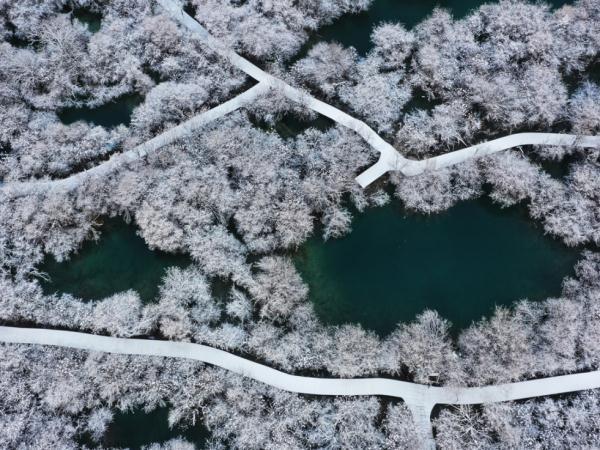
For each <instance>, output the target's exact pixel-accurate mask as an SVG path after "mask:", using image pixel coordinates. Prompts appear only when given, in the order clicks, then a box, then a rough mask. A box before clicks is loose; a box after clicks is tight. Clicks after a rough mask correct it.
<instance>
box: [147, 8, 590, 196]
mask: <svg viewBox="0 0 600 450" xmlns="http://www.w3.org/2000/svg"><path fill="white" fill-rule="evenodd" d="M157 3H158V4H159V5H160V6H161V7H162V8H163V9H164V10H165V11H166V12H167V13H168V14H169V16H170V17H171V18H172V19H173V20H175V21H176V22H179V23H180V24H181V25H183V26H184V27H185V28H187V29H188V30H190V31H191V32H192V33H193V34H194V36H196V37H197V38H198V39H200V40H201V41H202V42H204V43H205V44H207V45H208V46H209V47H210V48H211V49H213V50H214V51H215V52H217V53H218V54H219V55H221V56H222V57H224V58H225V59H227V60H228V61H229V62H230V63H231V64H232V65H233V66H235V67H237V68H238V69H240V70H242V71H243V72H245V73H246V74H247V75H249V76H251V77H252V78H254V79H255V80H257V81H259V82H260V83H265V84H267V85H269V86H271V87H272V88H273V89H277V90H278V91H279V92H281V93H282V94H283V95H285V96H286V97H287V98H288V99H290V100H292V101H294V102H297V103H300V104H302V105H304V106H305V107H307V108H310V109H312V110H314V111H316V112H318V113H319V114H322V115H324V116H326V117H329V118H330V119H332V120H333V121H335V122H337V123H339V124H341V125H343V126H345V127H347V128H350V129H351V130H354V131H355V132H356V133H358V134H359V135H360V136H361V137H362V138H363V139H364V140H365V141H366V142H367V143H368V144H369V145H370V146H371V147H373V148H374V149H375V150H377V151H378V152H379V153H380V156H379V160H378V161H377V163H376V164H374V165H373V166H371V167H370V168H369V169H367V170H366V171H365V172H363V173H362V174H360V175H359V176H358V177H357V178H356V181H357V182H358V183H359V184H360V185H361V186H362V187H363V188H364V187H366V186H368V185H369V184H371V183H372V182H373V181H375V180H376V179H377V178H379V177H380V176H382V175H383V174H385V173H387V172H389V171H392V170H397V171H400V172H401V173H402V174H403V175H406V176H414V175H419V174H421V173H423V172H428V171H432V170H437V169H441V168H444V167H448V166H452V165H454V164H459V163H461V162H463V161H466V160H467V159H471V158H476V157H481V156H485V155H489V154H492V153H496V152H499V151H502V150H506V149H509V148H513V147H517V146H520V145H569V146H573V145H574V146H578V147H595V148H600V136H576V135H571V134H555V133H518V134H513V135H510V136H506V137H502V138H499V139H494V140H492V141H489V142H484V143H482V144H478V145H474V146H472V147H468V148H465V149H462V150H458V151H455V152H450V153H446V154H444V155H440V156H435V157H433V158H428V159H424V160H413V159H408V158H405V157H404V156H402V155H401V154H400V153H399V152H398V151H397V150H396V149H395V148H394V147H393V146H392V145H390V144H389V143H387V142H386V141H384V140H383V139H382V138H381V136H379V135H378V134H377V133H376V132H375V131H373V129H372V128H370V127H369V126H368V125H367V124H366V123H364V122H363V121H361V120H358V119H355V118H354V117H352V116H350V115H348V114H346V113H345V112H343V111H340V110H339V109H337V108H335V107H333V106H331V105H328V104H327V103H324V102H322V101H320V100H317V99H316V98H314V97H313V96H311V95H310V94H308V93H307V92H305V91H301V90H300V89H296V88H294V87H292V86H290V85H289V84H287V83H286V82H284V81H283V80H280V79H278V78H275V77H273V76H272V75H270V74H268V73H266V72H265V71H263V70H262V69H260V68H259V67H257V66H256V65H255V64H252V63H251V62H250V61H248V60H247V59H245V58H243V57H242V56H240V55H238V54H237V53H235V52H234V51H233V50H231V49H229V48H227V47H226V46H225V45H224V44H222V43H221V42H220V41H218V40H217V39H215V38H214V37H212V36H211V35H210V33H209V32H208V31H207V30H206V28H204V27H203V26H202V25H201V24H200V23H199V22H198V21H196V20H195V19H194V18H192V17H191V16H190V15H188V14H187V13H186V12H185V11H183V9H181V7H180V6H179V4H178V3H177V2H176V1H175V0H157Z"/></svg>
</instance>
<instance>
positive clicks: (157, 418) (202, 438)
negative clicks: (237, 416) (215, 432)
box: [101, 408, 210, 450]
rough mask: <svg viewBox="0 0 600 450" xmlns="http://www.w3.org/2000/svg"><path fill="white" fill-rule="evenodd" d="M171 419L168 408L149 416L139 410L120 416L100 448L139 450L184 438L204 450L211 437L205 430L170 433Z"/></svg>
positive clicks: (197, 426) (171, 430)
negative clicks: (169, 421)
mask: <svg viewBox="0 0 600 450" xmlns="http://www.w3.org/2000/svg"><path fill="white" fill-rule="evenodd" d="M168 416H169V409H168V408H157V409H155V410H154V411H151V412H149V413H145V412H144V411H142V410H140V409H137V410H134V411H131V412H127V413H122V412H118V413H116V414H115V416H114V418H113V421H112V422H111V423H110V424H109V426H108V429H107V430H106V433H105V434H104V436H103V439H102V442H101V444H102V445H103V446H104V447H108V448H111V447H120V448H123V447H126V448H129V449H131V450H138V449H140V448H141V447H142V446H145V445H149V444H152V443H155V442H158V443H164V442H166V441H168V440H171V439H175V438H178V437H181V438H183V439H185V440H186V441H188V442H191V443H193V444H194V445H195V446H196V449H201V448H205V446H206V445H205V444H206V442H207V440H208V438H209V437H210V434H209V432H208V430H207V429H206V428H204V427H203V426H201V425H196V426H192V427H189V428H187V429H181V428H173V429H170V428H169V423H168Z"/></svg>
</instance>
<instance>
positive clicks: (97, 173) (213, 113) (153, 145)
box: [2, 83, 269, 195]
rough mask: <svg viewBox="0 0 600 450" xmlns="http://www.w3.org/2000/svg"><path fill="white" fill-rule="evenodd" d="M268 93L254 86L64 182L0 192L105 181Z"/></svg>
mask: <svg viewBox="0 0 600 450" xmlns="http://www.w3.org/2000/svg"><path fill="white" fill-rule="evenodd" d="M268 90H269V87H268V86H267V85H265V84H263V83H258V84H256V85H255V86H253V87H251V88H250V89H248V90H247V91H245V92H242V93H241V94H239V95H238V96H236V97H234V98H232V99H231V100H228V101H226V102H224V103H222V104H220V105H219V106H216V107H215V108H212V109H209V110H208V111H205V112H203V113H200V114H198V115H196V116H194V117H192V118H191V119H189V120H186V121H185V122H183V123H181V124H179V125H177V126H175V127H173V128H169V129H168V130H166V131H164V132H163V133H161V134H159V135H157V136H155V137H153V138H152V139H150V140H148V141H146V142H143V143H141V144H140V145H138V146H136V147H134V148H132V149H131V150H128V151H126V152H123V153H117V154H115V155H113V156H111V157H110V158H109V159H108V161H105V162H103V163H101V164H98V165H97V166H95V167H92V168H91V169H88V170H84V171H82V172H79V173H76V174H74V175H71V176H69V177H67V178H62V179H58V180H41V181H25V182H17V183H6V184H4V185H3V186H2V190H3V191H5V192H8V193H14V194H18V195H26V194H30V193H36V192H40V190H43V189H48V190H49V189H64V190H67V191H68V190H73V189H75V188H76V187H77V186H79V185H80V184H81V183H82V182H84V181H85V180H88V179H90V178H92V177H105V176H107V175H109V174H110V173H111V172H113V171H114V170H116V169H118V168H119V167H120V166H122V165H123V164H127V163H131V162H133V161H136V160H138V159H141V158H144V157H146V156H147V155H149V154H151V153H153V152H156V151H157V150H159V149H161V148H163V147H165V146H167V145H169V144H172V143H173V142H175V141H177V140H180V139H183V138H185V137H186V136H190V135H191V134H192V133H193V132H194V131H196V130H198V129H200V128H202V127H204V126H205V125H206V124H208V123H210V122H213V121H215V120H217V119H219V118H221V117H223V116H225V115H226V114H229V113H230V112H232V111H235V110H236V109H239V108H241V107H243V106H245V105H247V104H249V103H251V102H253V101H254V100H256V99H257V98H258V97H260V96H261V95H263V94H264V93H265V92H267V91H268Z"/></svg>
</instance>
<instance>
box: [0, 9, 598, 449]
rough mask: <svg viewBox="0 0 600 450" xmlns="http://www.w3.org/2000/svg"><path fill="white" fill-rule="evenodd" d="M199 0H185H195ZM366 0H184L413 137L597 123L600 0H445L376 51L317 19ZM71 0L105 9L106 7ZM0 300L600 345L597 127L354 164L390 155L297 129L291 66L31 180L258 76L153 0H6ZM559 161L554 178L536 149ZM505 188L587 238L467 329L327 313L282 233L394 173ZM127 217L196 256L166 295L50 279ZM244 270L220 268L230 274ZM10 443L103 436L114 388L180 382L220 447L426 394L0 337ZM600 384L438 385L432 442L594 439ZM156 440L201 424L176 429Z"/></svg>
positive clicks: (409, 367) (95, 441)
mask: <svg viewBox="0 0 600 450" xmlns="http://www.w3.org/2000/svg"><path fill="white" fill-rule="evenodd" d="M181 3H183V2H181ZM369 4H370V1H369V0H299V1H293V2H292V1H259V0H249V1H245V2H241V1H237V0H219V1H217V0H192V1H191V2H189V3H187V4H186V5H185V6H186V11H188V12H190V13H194V14H195V18H196V20H198V21H199V22H200V23H201V24H203V25H204V26H205V27H206V28H207V29H208V30H209V31H210V32H211V34H212V35H213V36H215V37H216V38H217V39H219V40H221V41H222V42H223V44H224V45H226V46H228V47H231V48H233V49H234V50H235V51H236V52H238V53H240V54H241V55H243V56H245V57H247V58H248V59H250V60H251V61H253V62H255V63H256V64H257V65H259V66H260V67H261V68H263V69H264V70H265V71H267V72H269V73H271V74H274V75H276V76H277V77H279V78H281V79H284V80H285V81H286V82H287V83H289V84H291V85H293V86H295V87H297V88H299V89H302V90H304V91H306V92H310V93H311V94H312V95H313V96H315V97H316V98H318V99H320V100H323V101H326V102H328V103H331V104H332V105H335V106H336V107H338V108H340V109H341V110H343V111H345V112H347V113H349V114H352V115H354V116H356V117H357V118H359V119H360V120H363V121H364V122H366V123H367V124H368V125H369V126H371V127H372V128H373V129H374V130H375V131H377V132H378V133H379V134H380V135H381V136H382V137H383V138H384V139H386V140H387V141H388V142H390V143H391V144H393V145H394V147H395V148H397V149H398V150H399V151H401V152H402V153H403V154H404V155H405V156H410V157H413V158H417V159H422V158H426V157H429V156H433V155H439V154H443V153H446V152H448V151H452V150H455V149H458V148H462V147H464V146H466V145H471V144H475V143H478V142H481V141H484V140H487V139H493V138H495V137H498V136H502V135H506V134H509V133H513V132H520V131H548V132H562V133H572V134H577V135H596V134H597V133H598V131H599V130H600V85H599V83H600V77H599V75H598V72H599V70H600V53H599V52H600V3H599V2H598V1H597V0H578V1H576V2H574V3H572V4H567V5H565V6H563V7H561V8H558V9H552V8H551V7H550V6H548V5H545V4H543V3H536V4H533V3H529V2H525V1H516V0H501V1H500V2H498V3H491V4H485V5H482V6H480V7H479V8H478V9H475V10H473V11H472V12H471V13H470V14H468V15H467V16H466V17H464V18H461V19H454V18H453V17H452V15H451V13H450V12H449V11H446V10H444V9H439V8H436V9H435V10H434V11H433V12H432V13H431V15H430V16H429V17H428V18H426V19H425V20H423V21H422V22H421V23H419V24H418V25H416V26H415V27H414V28H412V29H407V28H406V27H404V26H403V25H402V24H400V23H383V24H381V25H379V26H378V27H376V28H375V29H374V30H373V32H372V35H371V41H372V44H373V45H372V49H371V50H370V51H369V52H368V54H367V55H366V56H364V57H362V56H359V54H358V53H357V52H356V50H355V49H353V48H352V47H350V48H346V47H344V46H342V45H341V44H338V43H335V42H333V43H331V42H330V43H327V42H319V43H316V44H315V45H313V46H312V47H311V48H310V49H309V50H308V51H307V52H306V54H305V55H304V56H302V57H301V58H299V59H296V58H295V56H296V55H297V54H298V52H299V51H300V50H301V49H302V48H303V46H304V45H305V44H306V43H307V42H309V39H310V37H311V36H312V35H313V34H314V33H315V32H316V30H318V29H319V27H321V26H323V25H324V24H328V23H331V22H332V21H334V20H335V19H336V18H339V17H340V16H343V15H344V14H354V13H358V12H360V11H364V10H366V9H367V8H368V7H369ZM79 11H88V12H91V13H93V14H95V15H97V16H98V17H100V18H101V19H100V20H101V26H100V27H99V29H98V30H92V27H90V26H89V24H86V23H85V22H83V21H81V20H80V19H78V12H79ZM0 19H1V20H0V39H1V40H0V105H1V106H2V107H1V108H0V179H1V182H0V324H5V325H17V326H31V327H42V328H57V329H65V330H79V331H86V332H90V333H95V334H102V335H110V336H119V337H144V338H148V339H165V340H173V341H186V342H196V343H202V344H207V345H210V346H213V347H216V348H220V349H224V350H227V351H230V352H232V353H235V354H238V355H240V356H244V357H247V358H250V359H253V360H255V361H259V362H262V363H264V364H267V365H269V366H271V367H275V368H278V369H281V370H284V371H286V372H289V373H296V374H312V375H320V376H329V377H344V378H352V377H366V376H384V377H390V378H397V379H401V380H406V381H412V382H415V383H421V384H433V385H448V386H458V385H464V386H483V385H492V384H499V383H505V382H511V381H519V380H527V379H534V378H539V377H544V376H553V375H561V374H568V373H577V372H583V371H590V370H598V369H599V368H600V342H599V340H598V336H600V253H599V252H598V249H597V247H598V245H599V244H600V166H599V161H598V158H599V156H600V155H599V154H598V151H597V150H590V149H580V148H576V147H550V146H530V147H524V148H520V149H515V150H509V151H506V152H502V153H499V154H497V155H493V156H488V157H484V158H481V159H476V160H471V161H469V162H466V163H463V164H461V165H459V166H455V167H450V168H446V169H441V170H439V171H436V172H432V173H425V174H423V175H419V176H415V177H404V176H402V175H400V174H397V173H393V174H390V175H389V177H384V178H383V179H381V180H379V181H377V182H376V183H374V184H373V185H371V186H369V187H368V188H367V189H365V190H363V189H362V188H361V187H360V186H359V185H358V184H357V183H356V182H355V180H354V177H355V176H356V175H357V174H358V173H360V172H361V171H362V170H364V169H365V168H366V167H368V166H369V165H371V164H372V163H373V162H374V161H375V160H376V157H377V155H376V152H375V151H374V150H373V149H372V148H371V147H370V146H369V145H368V144H367V143H366V142H365V141H364V140H362V139H361V138H360V137H359V136H358V135H357V134H356V133H354V132H352V131H351V130H349V129H346V128H344V127H342V126H340V125H337V124H331V125H330V126H328V127H322V128H316V127H308V128H306V129H305V130H303V131H302V132H300V133H299V134H298V135H296V136H291V137H290V136H287V137H284V136H281V135H280V134H278V133H277V132H276V131H275V127H276V125H277V123H279V122H280V121H281V120H282V119H283V118H285V117H289V116H293V117H296V118H297V119H298V120H302V121H310V120H312V119H315V118H316V115H315V113H314V112H312V111H310V110H308V109H306V108H303V107H302V106H301V105H298V104H293V103H291V102H289V101H288V100H287V99H286V98H284V97H283V96H281V95H278V94H277V93H276V92H267V93H266V94H265V95H263V96H262V97H260V98H259V99H258V100H257V101H255V102H252V103H250V104H248V105H245V106H244V107H243V108H241V109H238V110H237V111H235V112H233V113H231V114H228V115H227V116H225V117H223V118H221V119H220V120H218V121H215V122H213V123H210V124H208V125H206V126H205V127H204V128H202V129H201V130H197V131H195V132H194V133H193V134H191V135H190V136H188V138H186V139H184V140H179V141H177V142H175V143H172V144H169V145H167V146H166V147H164V148H162V149H161V150H160V151H159V152H155V153H153V154H149V155H148V156H147V157H146V158H143V159H139V160H135V161H131V162H130V163H128V164H125V165H123V166H122V167H120V168H119V169H118V170H117V171H114V172H112V173H110V175H109V176H107V177H102V178H100V177H90V178H88V179H86V180H85V182H83V183H82V184H81V185H80V186H78V187H77V188H76V189H72V190H65V189H60V188H57V189H47V190H44V191H38V192H29V193H27V194H26V195H23V194H22V193H21V192H19V191H18V190H17V189H13V188H12V186H13V184H16V183H22V182H25V183H26V182H34V181H40V180H55V179H63V178H66V177H68V176H70V175H73V174H76V173H78V172H80V171H82V170H85V169H88V168H91V167H94V166H96V165H98V164H101V163H102V162H104V161H106V160H107V159H109V158H110V157H111V156H112V155H115V154H118V153H119V152H122V151H126V150H128V149H130V148H133V147H135V146H136V145H139V144H140V143H142V142H145V141H147V140H148V139H150V138H152V137H154V136H156V135H158V134H159V133H161V132H163V131H165V130H168V129H170V128H172V127H174V126H176V125H178V124H181V123H182V122H184V121H185V120H187V119H189V118H191V117H193V116H195V115H197V114H199V113H202V112H205V111H207V110H209V109H211V108H213V107H215V106H217V105H219V104H222V103H223V102H225V101H227V100H229V99H231V98H233V97H234V96H236V95H237V94H239V93H241V92H243V91H244V90H246V89H248V88H249V87H251V86H252V84H253V82H252V80H251V79H249V78H248V77H247V76H246V75H245V74H244V73H242V72H241V71H239V70H238V69H236V68H235V67H232V66H231V65H230V63H229V62H228V61H226V60H225V59H224V58H222V57H221V56H220V55H218V54H217V53H215V52H214V51H212V50H211V49H210V48H207V47H206V46H205V45H203V44H202V43H201V42H200V41H199V40H197V39H194V38H193V37H191V36H190V35H189V34H188V33H186V31H185V30H184V29H182V28H181V27H180V26H179V25H178V24H176V23H175V22H173V21H172V20H171V19H170V18H169V17H168V16H167V15H165V14H164V13H163V12H162V11H161V9H160V7H158V6H157V5H156V4H154V2H152V1H146V0H133V1H132V0H130V1H125V0H56V1H50V0H19V1H17V0H0ZM132 95H135V96H138V97H139V98H140V103H139V105H137V106H136V107H135V108H134V109H133V111H132V114H131V117H130V121H129V122H127V123H120V124H117V125H113V126H102V125H97V124H95V123H93V122H90V121H76V122H74V123H70V124H66V123H63V121H62V120H61V117H62V115H63V114H64V111H65V110H68V109H73V108H74V109H78V108H79V109H82V108H83V109H85V108H91V109H93V108H97V107H99V106H101V105H105V104H107V103H109V102H111V101H115V100H118V99H120V98H122V97H123V96H132ZM556 163H561V164H566V165H567V167H568V169H567V174H566V175H565V176H564V177H562V178H557V177H555V176H552V175H551V174H549V173H548V171H547V170H545V167H546V166H547V165H548V164H556ZM484 195H485V196H489V197H490V198H491V199H492V200H493V201H494V203H495V204H497V206H498V208H502V207H508V206H512V205H515V204H521V205H525V206H526V209H527V211H528V214H529V216H530V218H531V219H532V220H533V221H535V222H536V223H538V224H539V225H540V227H542V228H543V231H544V232H545V233H547V234H549V235H551V236H553V237H556V238H557V239H560V240H561V241H563V242H564V243H565V244H566V245H568V246H577V247H578V248H581V249H582V253H581V258H580V261H579V262H578V263H577V265H576V266H575V275H574V276H572V277H567V278H565V279H564V280H563V285H562V293H561V295H560V296H559V297H558V298H548V299H546V300H545V301H541V302H533V301H529V300H527V299H514V300H515V303H514V305H513V306H512V307H510V308H505V307H498V308H497V309H496V311H495V313H494V314H493V315H492V316H490V317H488V318H484V319H482V320H481V321H479V322H476V323H474V324H473V325H472V326H471V327H469V328H467V329H466V330H464V331H463V332H462V333H461V334H460V335H459V336H458V337H455V336H452V335H451V333H450V327H451V324H450V323H449V322H448V321H447V320H446V319H445V318H444V317H441V316H440V315H439V314H438V313H437V312H436V311H431V310H425V311H423V312H422V313H421V314H420V315H419V316H418V317H417V318H416V319H415V320H414V321H413V322H410V323H399V324H398V325H397V328H396V330H395V331H393V332H392V333H391V334H389V335H388V336H386V337H380V336H378V335H376V334H375V333H374V332H372V331H370V330H366V329H364V328H362V327H361V326H360V325H358V324H344V325H340V326H327V325H324V324H322V323H321V322H320V321H319V319H318V318H317V316H316V314H315V312H314V310H313V306H312V304H311V303H310V302H309V300H308V286H307V284H306V283H305V282H304V281H303V279H302V277H301V276H300V274H299V272H298V271H297V269H296V268H295V266H294V264H293V263H292V261H291V260H290V257H289V252H290V251H291V250H293V249H296V248H298V247H299V246H300V245H301V244H302V243H303V242H305V241H306V240H307V239H308V238H309V237H310V236H312V235H313V234H314V233H317V232H320V233H322V237H323V239H325V240H327V239H336V238H339V237H342V236H344V235H345V234H347V233H350V232H351V229H352V220H353V213H352V211H358V212H360V213H363V212H366V213H367V214H368V210H369V209H371V208H376V207H381V206H383V205H385V204H387V203H389V202H390V201H391V200H392V198H396V199H399V200H400V201H401V202H402V204H403V205H404V207H406V208H407V209H408V210H410V211H415V212H417V213H420V214H424V215H430V214H436V213H440V212H443V211H445V210H447V209H448V208H451V207H452V206H453V205H455V204H456V203H457V202H460V201H467V200H472V199H475V198H477V197H480V196H484ZM107 217H120V218H122V219H123V220H125V221H127V222H128V223H129V222H131V223H134V224H135V226H136V228H137V230H138V231H137V232H138V234H139V235H140V236H141V237H142V238H143V239H144V241H145V242H146V244H147V246H148V247H149V248H150V249H156V250H160V251H164V252H168V253H173V254H184V255H188V256H189V257H190V258H191V261H192V264H191V265H190V266H189V267H187V268H176V267H173V268H170V269H168V270H167V272H166V273H165V276H164V278H163V280H162V282H161V285H160V288H159V295H158V296H157V298H156V299H154V301H152V302H142V300H141V299H140V296H139V294H138V293H137V292H136V291H133V290H128V291H125V292H118V293H115V294H114V295H112V296H109V297H107V298H104V299H101V300H97V301H85V300H84V299H80V298H76V297H74V296H72V295H69V294H46V293H44V292H43V289H42V287H41V280H43V279H44V277H45V276H46V274H44V273H43V272H42V271H41V270H40V269H39V266H40V264H41V262H42V261H43V260H44V258H45V257H46V256H47V255H50V256H51V257H53V258H55V259H56V260H57V261H67V260H69V259H70V258H71V257H72V256H73V255H75V254H76V253H77V251H78V249H80V248H81V246H82V244H83V242H84V241H87V240H93V239H98V237H99V233H100V230H101V225H102V222H103V220H104V219H105V218H107ZM217 280H218V281H219V282H221V283H225V284H226V285H227V293H226V295H225V296H218V295H216V294H215V292H214V289H213V286H214V283H215V282H216V281H217ZM0 353H2V357H1V358H0V365H1V366H2V376H0V386H1V388H0V392H1V393H2V394H3V395H2V396H0V411H1V412H2V413H1V414H0V447H2V448H48V447H51V446H54V447H56V448H65V449H68V448H81V446H82V444H81V442H82V441H81V439H82V437H85V438H86V439H88V440H89V442H91V443H92V444H88V445H89V446H90V447H91V448H96V447H99V446H100V445H101V444H100V443H101V438H102V436H103V434H104V433H105V431H106V429H107V426H108V424H109V423H110V422H111V420H112V418H113V416H114V414H115V411H127V410H132V409H134V408H141V409H143V410H144V411H152V410H154V409H156V408H157V407H163V406H168V407H169V423H170V425H172V426H176V425H177V426H181V427H187V426H192V425H195V424H197V423H202V424H204V426H205V427H206V428H207V429H208V430H209V431H210V434H211V438H210V442H209V448H214V449H220V448H244V449H249V448H256V449H262V448H415V447H416V446H418V442H419V436H418V434H417V433H416V431H415V429H414V426H413V423H412V417H411V414H410V411H409V410H408V409H407V408H406V406H405V405H404V404H403V403H402V402H395V401H392V400H390V399H387V398H377V397H364V398H350V397H348V398H346V397H311V396H302V395H298V394H292V393H288V392H285V391H281V390H278V389H275V388H271V387H268V386H264V385H262V384H260V383H257V382H254V381H252V380H248V379H245V378H243V377H239V376H237V375H232V374H229V373H227V372H225V371H223V370H221V369H218V368H214V367H211V366H208V365H204V364H200V363H196V362H192V361H186V360H173V359H167V358H153V357H142V356H129V357H128V356H119V355H110V354H99V353H93V352H92V353H88V352H83V351H76V350H65V349H53V348H48V347H32V346H25V345H9V344H2V345H0ZM599 411H600V397H599V394H598V392H597V391H586V392H581V393H577V394H570V395H565V396H560V397H556V398H554V397H549V398H539V399H532V400H525V401H518V402H508V403H500V404H489V405H482V406H477V407H450V406H449V407H443V408H441V410H440V411H437V412H435V413H434V417H433V424H434V432H435V437H436V442H437V445H438V446H439V447H440V448H492V447H493V448H511V447H512V448H514V447H515V446H524V447H527V448H556V447H576V448H577V447H580V448H581V447H591V446H594V445H596V444H597V442H598V435H599V433H600V421H598V418H597V417H598V412H599ZM149 448H151V449H152V450H158V449H161V448H164V449H173V450H175V449H190V448H194V444H193V443H190V442H185V441H184V440H182V439H176V440H173V441H169V442H167V443H163V444H156V445H154V446H150V447H149Z"/></svg>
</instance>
